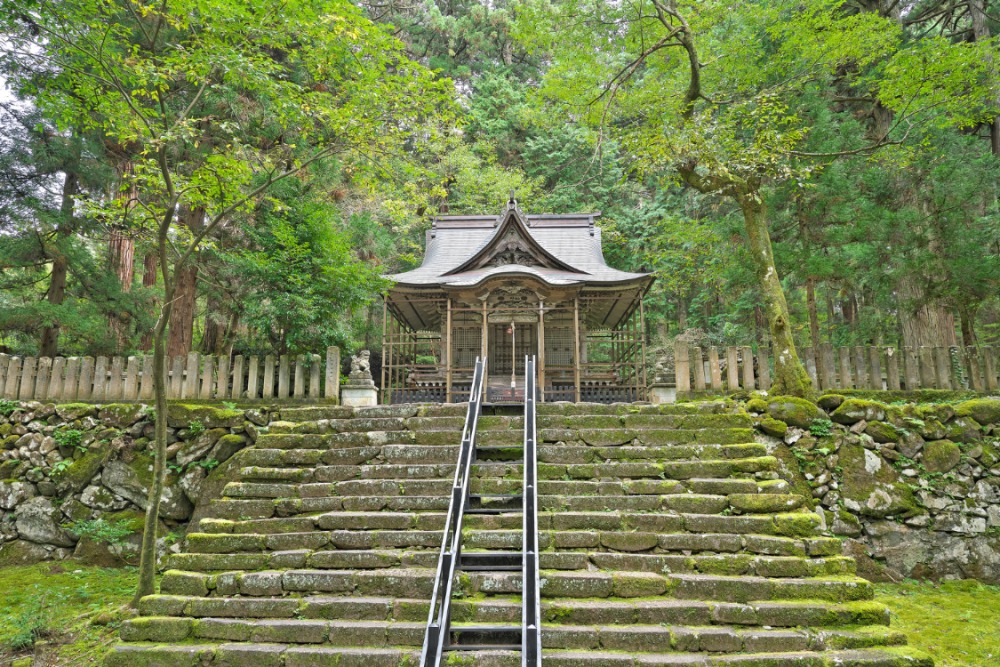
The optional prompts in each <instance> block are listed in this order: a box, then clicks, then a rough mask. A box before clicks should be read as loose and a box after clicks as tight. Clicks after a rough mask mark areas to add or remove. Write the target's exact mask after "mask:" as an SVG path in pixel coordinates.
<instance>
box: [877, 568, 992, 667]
mask: <svg viewBox="0 0 1000 667" xmlns="http://www.w3.org/2000/svg"><path fill="white" fill-rule="evenodd" d="M876 591H877V599H878V600H879V601H880V602H883V603H885V604H886V605H887V606H888V607H889V609H891V610H892V627H893V628H895V629H897V630H901V631H903V632H905V633H906V636H907V637H908V638H909V642H910V644H911V645H913V646H916V647H917V648H920V649H923V650H924V651H926V652H927V653H929V654H930V655H932V656H934V660H935V664H936V666H937V667H1000V586H985V585H983V584H980V583H977V582H975V581H948V582H943V583H940V584H931V583H912V582H911V583H903V584H891V585H890V584H879V585H878V586H877V587H876Z"/></svg>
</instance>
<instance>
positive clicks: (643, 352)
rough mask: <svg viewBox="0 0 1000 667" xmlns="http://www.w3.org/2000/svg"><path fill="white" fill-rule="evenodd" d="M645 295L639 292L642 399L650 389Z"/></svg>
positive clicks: (639, 397) (644, 398)
mask: <svg viewBox="0 0 1000 667" xmlns="http://www.w3.org/2000/svg"><path fill="white" fill-rule="evenodd" d="M645 300H646V299H645V296H644V295H643V294H639V352H640V355H639V364H640V365H641V366H642V386H641V388H640V389H641V393H640V394H639V395H638V396H637V398H638V399H639V400H640V401H644V400H646V398H647V396H646V394H647V392H648V391H649V380H648V378H647V377H646V306H645Z"/></svg>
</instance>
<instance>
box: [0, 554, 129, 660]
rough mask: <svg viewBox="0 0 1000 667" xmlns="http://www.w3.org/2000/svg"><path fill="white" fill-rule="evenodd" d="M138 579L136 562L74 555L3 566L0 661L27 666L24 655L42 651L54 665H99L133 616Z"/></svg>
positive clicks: (0, 571)
mask: <svg viewBox="0 0 1000 667" xmlns="http://www.w3.org/2000/svg"><path fill="white" fill-rule="evenodd" d="M136 580H137V574H136V570H135V569H134V568H125V569H109V568H98V567H89V566H83V565H78V564H76V563H73V562H70V561H66V562H62V563H58V564H57V563H41V564H39V565H31V566H20V567H5V568H0V600H2V602H0V604H2V605H3V608H2V610H0V665H4V666H6V665H15V666H16V667H21V660H19V658H22V657H26V656H32V655H34V654H36V653H37V654H39V655H44V656H45V658H44V661H40V664H45V665H52V666H54V667H55V666H59V667H61V666H63V665H66V666H67V667H69V666H70V665H72V666H73V667H78V666H79V667H83V666H85V665H99V664H100V663H101V659H102V657H103V656H104V654H105V653H106V652H107V651H108V650H109V649H110V648H111V646H113V645H114V643H115V641H117V638H118V626H119V625H120V624H121V621H122V620H123V619H125V618H127V617H128V616H129V612H128V610H127V609H126V605H127V604H128V603H129V601H130V600H131V599H132V595H133V594H134V593H135V586H136ZM35 642H38V643H39V645H38V646H37V647H36V646H35ZM25 664H26V665H30V664H31V661H30V658H29V660H27V661H25ZM36 664H38V663H36Z"/></svg>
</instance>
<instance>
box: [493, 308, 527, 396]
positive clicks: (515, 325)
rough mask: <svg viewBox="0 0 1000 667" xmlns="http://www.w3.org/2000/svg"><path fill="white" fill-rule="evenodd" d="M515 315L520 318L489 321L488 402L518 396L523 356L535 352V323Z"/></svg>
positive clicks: (520, 390) (521, 379)
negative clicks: (497, 321) (507, 320)
mask: <svg viewBox="0 0 1000 667" xmlns="http://www.w3.org/2000/svg"><path fill="white" fill-rule="evenodd" d="M517 319H522V320H523V319H524V318H515V321H513V322H508V323H506V324H497V323H491V324H490V325H489V355H488V360H489V374H488V376H487V388H488V392H487V398H488V399H489V400H490V401H491V402H497V401H503V400H511V401H516V400H521V398H520V396H521V392H522V390H523V389H524V387H523V386H522V385H524V359H525V356H526V355H528V356H537V355H538V325H537V324H536V323H534V322H524V321H522V322H518V321H516V320H517ZM512 390H513V391H512Z"/></svg>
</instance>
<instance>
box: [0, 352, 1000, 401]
mask: <svg viewBox="0 0 1000 667" xmlns="http://www.w3.org/2000/svg"><path fill="white" fill-rule="evenodd" d="M995 352H996V348H992V347H984V348H983V373H985V374H986V391H996V389H997V366H996V357H995V356H994V354H995ZM2 363H3V362H2V361H0V364H2Z"/></svg>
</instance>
